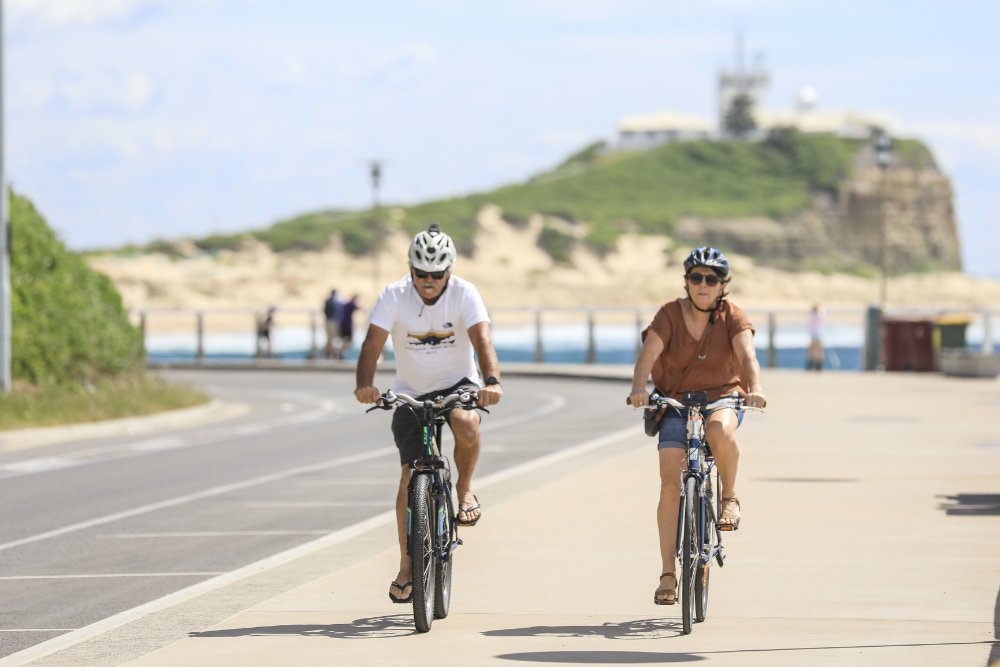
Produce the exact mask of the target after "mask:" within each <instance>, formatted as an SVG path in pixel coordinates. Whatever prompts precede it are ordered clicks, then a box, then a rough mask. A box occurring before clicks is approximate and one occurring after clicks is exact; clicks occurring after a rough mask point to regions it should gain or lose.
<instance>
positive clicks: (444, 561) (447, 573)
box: [434, 490, 455, 618]
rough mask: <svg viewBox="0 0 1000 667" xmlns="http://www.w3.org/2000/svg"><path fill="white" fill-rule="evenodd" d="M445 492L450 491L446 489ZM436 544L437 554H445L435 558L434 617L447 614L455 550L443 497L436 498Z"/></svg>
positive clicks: (450, 518) (441, 616)
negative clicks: (452, 544)
mask: <svg viewBox="0 0 1000 667" xmlns="http://www.w3.org/2000/svg"><path fill="white" fill-rule="evenodd" d="M445 493H450V490H446V491H445ZM437 515H438V520H437V545H438V554H446V555H445V556H444V557H443V558H442V557H438V558H436V559H435V567H434V618H445V617H446V616H448V607H449V606H451V570H452V566H453V564H454V561H455V552H454V551H453V550H452V548H451V532H452V531H451V522H452V521H453V520H454V519H453V518H452V517H450V516H448V515H449V508H448V503H447V502H446V500H445V498H443V497H441V498H438V503H437Z"/></svg>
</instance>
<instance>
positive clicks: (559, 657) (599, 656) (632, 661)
mask: <svg viewBox="0 0 1000 667" xmlns="http://www.w3.org/2000/svg"><path fill="white" fill-rule="evenodd" d="M497 657H498V658H500V659H502V660H516V661H519V662H557V663H558V662H562V663H566V664H571V665H600V664H606V665H640V664H645V663H665V662H694V661H695V660H704V659H705V658H702V657H700V656H696V655H690V654H688V653H646V652H643V651H533V652H531V653H504V654H502V655H498V656H497Z"/></svg>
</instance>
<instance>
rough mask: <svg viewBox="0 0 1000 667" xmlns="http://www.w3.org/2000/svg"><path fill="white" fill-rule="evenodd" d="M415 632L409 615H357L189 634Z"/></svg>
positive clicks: (362, 635) (367, 635) (363, 635)
mask: <svg viewBox="0 0 1000 667" xmlns="http://www.w3.org/2000/svg"><path fill="white" fill-rule="evenodd" d="M414 633H416V630H415V629H414V627H413V617H412V616H410V615H409V614H397V615H393V616H372V617H370V618H358V619H355V620H354V621H352V622H351V623H335V624H333V625H265V626H261V627H255V628H227V629H225V630H206V631H205V632H192V633H190V634H189V635H188V636H189V637H266V636H275V635H289V636H291V635H297V636H302V637H332V638H334V639H385V638H387V637H405V636H406V635H412V634H414Z"/></svg>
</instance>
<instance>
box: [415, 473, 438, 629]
mask: <svg viewBox="0 0 1000 667" xmlns="http://www.w3.org/2000/svg"><path fill="white" fill-rule="evenodd" d="M409 501H410V561H411V563H412V566H413V624H414V625H415V626H416V627H417V631H418V632H427V631H429V630H430V629H431V623H433V622H434V584H435V583H436V582H435V579H436V577H435V563H436V561H437V557H436V554H435V551H434V527H433V525H432V523H431V522H432V521H433V520H434V516H435V512H434V504H435V503H434V496H433V493H432V490H431V478H430V475H426V474H424V475H415V476H414V477H413V481H412V483H411V484H410V498H409Z"/></svg>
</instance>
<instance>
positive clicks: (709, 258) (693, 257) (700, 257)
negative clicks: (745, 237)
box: [684, 245, 729, 278]
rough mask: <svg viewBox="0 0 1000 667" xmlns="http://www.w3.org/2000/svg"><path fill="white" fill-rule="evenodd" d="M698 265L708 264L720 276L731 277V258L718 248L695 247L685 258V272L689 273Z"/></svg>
mask: <svg viewBox="0 0 1000 667" xmlns="http://www.w3.org/2000/svg"><path fill="white" fill-rule="evenodd" d="M696 266H706V267H708V268H710V269H712V270H713V271H715V273H716V274H717V275H718V276H719V277H720V278H727V277H729V260H728V259H727V258H726V256H725V255H724V254H723V253H722V251H721V250H719V249H718V248H712V247H710V246H707V245H706V246H702V247H700V248H695V249H694V250H692V251H691V254H690V255H688V256H687V259H685V260H684V273H685V274H688V273H690V272H691V269H693V268H694V267H696Z"/></svg>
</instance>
